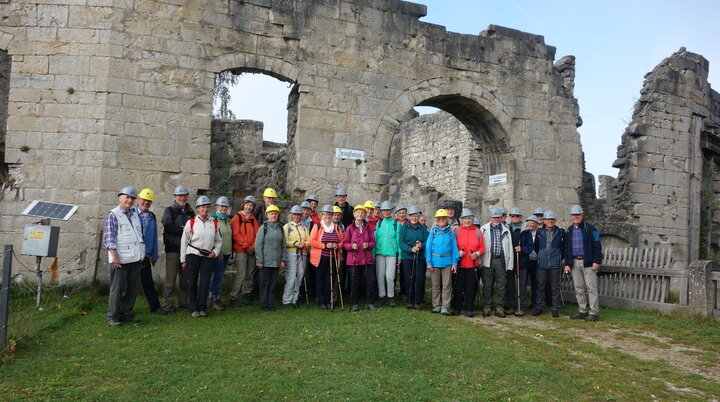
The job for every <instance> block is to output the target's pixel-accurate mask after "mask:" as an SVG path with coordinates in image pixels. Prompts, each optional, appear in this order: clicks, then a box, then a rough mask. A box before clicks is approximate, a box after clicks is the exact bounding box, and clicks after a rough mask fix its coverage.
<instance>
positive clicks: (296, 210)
mask: <svg viewBox="0 0 720 402" xmlns="http://www.w3.org/2000/svg"><path fill="white" fill-rule="evenodd" d="M308 208H309V207H308ZM290 213H291V214H298V215H299V214H302V208H300V205H293V206H292V208H290Z"/></svg>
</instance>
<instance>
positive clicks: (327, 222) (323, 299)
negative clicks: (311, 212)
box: [309, 205, 345, 310]
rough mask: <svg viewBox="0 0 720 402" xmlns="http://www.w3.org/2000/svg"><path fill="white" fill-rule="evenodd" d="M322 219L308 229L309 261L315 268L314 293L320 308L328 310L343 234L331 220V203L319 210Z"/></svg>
mask: <svg viewBox="0 0 720 402" xmlns="http://www.w3.org/2000/svg"><path fill="white" fill-rule="evenodd" d="M320 213H321V214H322V219H321V221H320V224H319V225H315V226H313V228H312V231H310V240H309V243H310V247H312V249H311V250H310V263H311V264H312V265H313V266H314V267H315V268H317V272H316V274H315V294H316V296H317V303H318V307H319V308H320V310H329V309H331V307H332V305H331V304H330V300H331V289H332V288H335V287H336V286H337V285H336V283H337V282H336V281H335V280H334V279H335V278H336V277H335V276H334V275H336V274H337V268H336V267H337V265H338V260H339V256H338V251H339V250H340V249H342V247H343V239H344V237H345V236H344V234H343V232H342V231H341V230H340V227H339V226H338V225H336V224H335V223H334V222H333V221H332V215H333V209H332V206H331V205H324V206H323V207H322V209H321V210H320Z"/></svg>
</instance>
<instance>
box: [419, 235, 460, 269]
mask: <svg viewBox="0 0 720 402" xmlns="http://www.w3.org/2000/svg"><path fill="white" fill-rule="evenodd" d="M459 259H460V254H459V253H458V247H457V240H456V239H455V233H454V232H453V231H452V228H451V227H450V225H447V226H445V228H443V229H440V228H439V227H437V226H433V228H432V229H430V234H429V235H428V238H427V242H425V261H427V265H432V266H433V268H445V267H449V266H451V265H457V262H458V260H459Z"/></svg>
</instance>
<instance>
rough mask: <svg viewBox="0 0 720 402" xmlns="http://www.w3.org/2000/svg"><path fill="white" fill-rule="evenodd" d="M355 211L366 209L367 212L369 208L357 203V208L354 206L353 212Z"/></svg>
mask: <svg viewBox="0 0 720 402" xmlns="http://www.w3.org/2000/svg"><path fill="white" fill-rule="evenodd" d="M355 211H365V212H367V209H365V206H364V205H355V208H353V212H355Z"/></svg>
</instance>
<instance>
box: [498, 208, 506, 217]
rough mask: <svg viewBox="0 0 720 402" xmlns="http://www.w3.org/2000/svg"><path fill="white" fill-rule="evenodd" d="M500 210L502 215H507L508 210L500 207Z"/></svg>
mask: <svg viewBox="0 0 720 402" xmlns="http://www.w3.org/2000/svg"><path fill="white" fill-rule="evenodd" d="M498 209H499V210H500V213H501V214H502V215H507V209H505V207H498Z"/></svg>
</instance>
